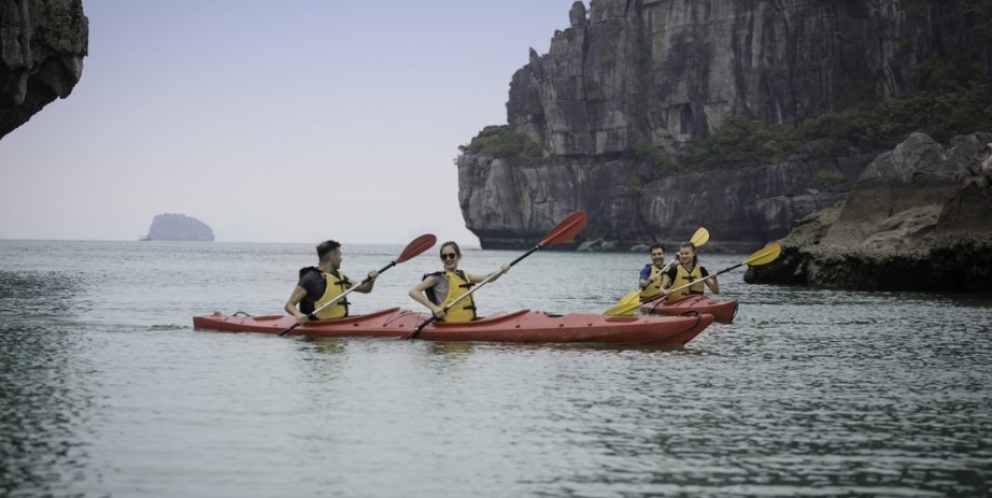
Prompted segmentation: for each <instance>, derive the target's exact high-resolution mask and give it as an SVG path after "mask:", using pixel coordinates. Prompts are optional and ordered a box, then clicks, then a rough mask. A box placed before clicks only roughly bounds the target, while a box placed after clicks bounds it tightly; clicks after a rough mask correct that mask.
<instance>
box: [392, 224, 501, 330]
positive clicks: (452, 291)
mask: <svg viewBox="0 0 992 498" xmlns="http://www.w3.org/2000/svg"><path fill="white" fill-rule="evenodd" d="M461 259H462V251H461V249H459V247H458V244H456V243H454V242H445V243H444V244H441V262H442V263H443V264H444V270H443V271H439V272H435V273H428V274H426V275H424V279H423V280H421V281H420V283H419V284H417V285H415V286H413V288H412V289H410V297H411V298H413V300H414V301H417V302H418V303H420V304H422V305H424V306H427V308H428V309H430V310H431V313H434V316H435V317H436V318H437V319H438V320H442V321H445V322H469V321H472V320H475V319H477V318H479V317H478V315H477V314H476V308H475V300H474V299H473V298H472V296H471V295H470V296H468V297H466V298H465V299H462V300H461V301H458V303H457V304H455V306H453V307H452V308H451V309H450V310H448V311H447V312H445V311H444V309H445V308H446V307H447V306H448V305H450V304H451V303H453V302H455V301H456V300H457V299H458V298H459V297H461V296H462V295H464V294H465V293H467V292H468V291H469V289H470V288H472V286H474V285H475V284H477V283H480V282H482V281H484V280H486V279H487V278H489V277H493V278H492V280H490V282H492V281H494V280H496V279H498V278H499V277H500V276H502V275H503V274H504V273H506V272H507V271H509V270H510V264H509V263H503V267H502V268H501V269H500V270H499V271H496V272H493V273H490V274H489V275H473V274H471V273H466V272H464V271H462V270H459V269H458V262H459V261H460V260H461ZM499 314H502V313H497V314H495V315H493V316H496V315H499Z"/></svg>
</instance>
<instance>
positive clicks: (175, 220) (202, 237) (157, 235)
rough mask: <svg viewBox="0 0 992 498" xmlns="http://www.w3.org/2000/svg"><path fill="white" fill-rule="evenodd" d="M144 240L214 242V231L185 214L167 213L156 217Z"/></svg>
mask: <svg viewBox="0 0 992 498" xmlns="http://www.w3.org/2000/svg"><path fill="white" fill-rule="evenodd" d="M142 240H188V241H202V242H213V241H214V231H213V230H211V229H210V227H209V226H207V225H206V223H203V222H202V221H200V220H198V219H196V218H191V217H189V216H186V215H184V214H172V213H165V214H160V215H157V216H155V218H154V219H153V220H152V226H151V228H149V229H148V235H146V236H145V237H143V239H142Z"/></svg>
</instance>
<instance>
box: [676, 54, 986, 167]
mask: <svg viewBox="0 0 992 498" xmlns="http://www.w3.org/2000/svg"><path fill="white" fill-rule="evenodd" d="M973 61H974V59H973V58H971V57H959V58H955V59H941V58H937V57H930V58H927V59H925V60H924V61H923V62H921V63H920V65H919V66H918V67H917V68H916V74H915V75H914V83H915V86H916V88H917V90H916V91H914V92H910V93H907V94H904V95H900V96H898V97H895V98H892V99H888V100H881V101H877V100H874V99H871V98H864V97H862V98H861V99H860V100H859V99H853V98H852V99H850V100H848V102H850V106H849V107H847V108H845V109H843V110H841V111H840V112H835V113H829V114H821V115H819V116H816V117H813V118H810V119H807V120H806V121H805V122H803V123H802V124H801V126H799V127H794V126H790V125H776V126H771V127H768V128H765V127H763V126H762V125H761V123H760V122H758V121H756V120H753V119H748V118H745V117H741V116H727V117H725V118H724V120H723V123H722V124H721V126H720V128H719V129H717V130H716V132H714V133H713V134H712V135H710V136H708V137H706V138H703V139H700V140H697V141H695V142H694V143H693V144H692V145H691V147H690V149H689V151H688V152H686V153H685V154H683V155H682V156H681V157H679V161H678V162H679V164H680V165H681V166H683V167H690V168H692V167H703V168H721V167H729V166H735V165H742V164H755V163H758V164H767V163H777V162H780V161H782V160H783V159H785V157H786V156H788V155H789V154H792V153H796V152H799V151H800V150H802V144H803V143H805V142H808V141H811V140H819V139H823V140H825V150H826V151H827V152H828V153H831V152H834V153H838V154H842V153H843V152H844V151H847V150H849V149H851V148H854V149H860V150H866V151H871V150H884V149H891V148H892V147H895V146H896V145H897V144H899V143H900V142H902V141H903V140H905V139H906V137H908V136H909V135H910V134H911V133H914V132H923V133H926V134H927V135H930V136H931V137H933V139H934V140H937V141H938V142H942V143H947V142H949V141H950V139H951V138H953V137H954V136H956V135H966V134H968V133H973V132H975V131H988V130H992V87H990V85H989V84H988V83H986V82H982V81H981V69H980V67H979V65H978V64H977V63H975V62H973Z"/></svg>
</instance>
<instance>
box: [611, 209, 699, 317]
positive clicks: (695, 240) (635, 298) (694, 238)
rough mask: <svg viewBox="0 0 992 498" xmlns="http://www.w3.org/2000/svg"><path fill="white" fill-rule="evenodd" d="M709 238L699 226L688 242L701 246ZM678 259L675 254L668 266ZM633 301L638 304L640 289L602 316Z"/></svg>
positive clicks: (627, 305) (623, 308) (625, 297)
mask: <svg viewBox="0 0 992 498" xmlns="http://www.w3.org/2000/svg"><path fill="white" fill-rule="evenodd" d="M709 240H710V232H709V230H707V229H705V228H703V227H699V229H698V230H696V233H694V234H692V238H691V239H689V242H692V243H693V245H695V246H696V247H702V246H703V244H706V242H708V241H709ZM678 261H679V257H678V255H676V256H675V259H674V260H673V261H672V262H671V263H669V265H668V266H671V265H674V264H675V263H677V262H678ZM666 268H667V267H666ZM634 303H637V304H638V305H640V304H641V291H639V290H635V291H633V292H630V293H628V294H627V295H625V296H623V297H622V298H620V301H619V302H617V305H616V306H614V307H612V308H610V309H608V310H606V311H604V312H603V315H604V316H614V314H613V313H614V312H615V311H616V310H619V311H622V310H626V309H627V308H629V307H630V305H632V304H634Z"/></svg>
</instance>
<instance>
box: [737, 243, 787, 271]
mask: <svg viewBox="0 0 992 498" xmlns="http://www.w3.org/2000/svg"><path fill="white" fill-rule="evenodd" d="M781 253H782V246H780V245H778V244H775V243H772V244H768V245H767V246H765V247H762V248H761V249H758V250H757V251H756V252H755V253H754V254H752V255H750V256H748V257H747V259H745V260H744V264H745V265H748V266H760V265H767V264H768V263H771V262H772V261H775V258H777V257H778V255H779V254H781Z"/></svg>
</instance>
